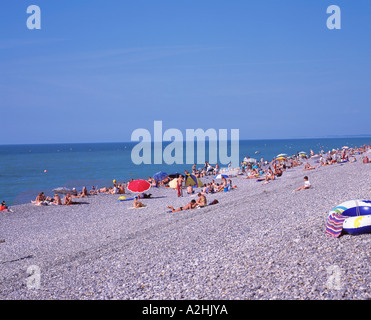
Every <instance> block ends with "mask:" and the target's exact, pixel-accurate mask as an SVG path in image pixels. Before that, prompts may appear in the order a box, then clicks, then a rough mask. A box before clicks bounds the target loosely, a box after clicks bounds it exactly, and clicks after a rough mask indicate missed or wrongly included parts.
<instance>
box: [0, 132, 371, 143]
mask: <svg viewBox="0 0 371 320" xmlns="http://www.w3.org/2000/svg"><path fill="white" fill-rule="evenodd" d="M357 138H371V134H365V135H349V136H320V137H302V138H256V139H247V138H242V139H239V140H238V141H261V140H309V139H357ZM187 141H194V142H197V139H194V140H184V141H183V142H187ZM206 141H219V140H209V139H207V140H205V142H206ZM222 141H228V142H230V141H236V140H231V139H227V140H222ZM140 142H141V141H95V142H93V141H90V142H87V141H85V142H83V141H82V142H42V143H4V144H0V146H28V145H61V144H91V143H92V144H104V143H108V144H114V143H134V144H136V143H140ZM154 142H159V141H151V143H154ZM160 142H161V141H160ZM162 142H164V143H165V144H166V143H171V142H174V141H162Z"/></svg>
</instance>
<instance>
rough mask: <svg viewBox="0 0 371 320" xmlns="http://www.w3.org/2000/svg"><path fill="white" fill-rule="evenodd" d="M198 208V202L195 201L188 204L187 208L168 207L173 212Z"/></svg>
mask: <svg viewBox="0 0 371 320" xmlns="http://www.w3.org/2000/svg"><path fill="white" fill-rule="evenodd" d="M196 207H197V202H196V200H194V199H193V200H191V202H190V203H188V204H187V205H186V206H185V207H180V208H178V209H174V208H173V206H168V208H169V209H170V210H171V212H177V211H184V210H190V209H195V208H196Z"/></svg>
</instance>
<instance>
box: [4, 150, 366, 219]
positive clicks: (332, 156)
mask: <svg viewBox="0 0 371 320" xmlns="http://www.w3.org/2000/svg"><path fill="white" fill-rule="evenodd" d="M370 149H371V147H370V146H362V147H360V148H357V147H356V148H354V149H347V148H343V149H341V150H332V151H329V152H327V153H325V152H323V150H321V152H320V153H319V154H318V155H317V158H316V159H318V160H317V161H315V162H316V163H317V165H311V164H309V162H308V159H310V157H308V156H303V155H297V156H293V157H289V158H285V159H281V160H277V159H273V160H272V161H271V162H268V161H267V160H264V159H263V158H262V159H261V161H255V162H254V161H250V160H251V159H250V158H248V157H245V158H244V160H243V161H242V162H241V167H240V171H239V174H240V175H244V178H245V179H255V180H257V181H264V182H263V183H264V184H266V183H269V182H270V181H272V180H276V179H277V178H278V177H280V176H282V174H283V173H284V172H285V171H286V170H288V169H291V168H294V167H297V166H301V165H302V164H303V162H304V161H305V160H307V162H306V163H305V165H304V168H303V170H304V171H309V170H314V169H316V168H318V167H320V166H327V165H332V164H334V163H342V162H347V161H349V162H354V161H357V159H356V157H355V155H356V154H358V155H359V154H363V153H365V152H367V151H369V150H370ZM310 155H311V157H313V156H316V155H315V154H314V152H313V151H312V150H311V153H310ZM362 161H363V163H370V160H369V158H368V156H367V155H365V156H363V157H362ZM219 172H220V167H219V165H218V163H216V164H215V166H212V165H210V163H208V162H207V161H206V162H205V165H204V166H203V168H198V169H197V165H196V164H194V165H193V166H192V174H193V175H194V176H196V177H197V178H200V177H205V176H208V175H211V174H213V175H214V174H218V173H219ZM189 175H190V174H189V172H188V171H187V170H185V171H184V175H179V176H178V177H175V179H177V183H176V190H177V195H178V197H181V196H183V190H184V189H185V190H186V192H187V194H188V195H192V194H194V193H195V190H194V187H192V186H190V185H188V186H187V187H185V186H184V184H185V181H186V178H187V177H188V176H189ZM131 180H133V179H131ZM148 181H149V182H150V184H151V185H152V186H155V187H161V186H164V187H166V186H169V183H170V182H171V181H172V178H170V177H166V178H165V179H163V180H161V181H157V180H155V179H153V178H152V177H149V178H148ZM125 187H126V184H125V183H118V182H117V181H116V180H113V186H110V187H103V188H100V189H98V188H95V187H94V186H92V188H91V190H90V191H89V192H88V190H87V189H86V187H83V188H82V191H81V192H79V193H77V191H76V189H74V190H73V192H72V193H69V194H66V195H65V197H64V199H63V200H62V199H61V198H60V196H59V195H58V193H55V194H54V197H46V196H45V194H44V193H43V192H41V193H39V195H38V196H37V197H36V199H35V201H31V202H32V203H33V204H35V205H50V204H51V205H71V204H73V203H74V202H73V198H84V197H87V196H90V195H95V194H99V193H103V194H125V192H126V191H125ZM310 187H311V184H310V182H309V179H308V177H307V176H305V177H304V185H303V186H302V187H299V188H297V189H296V190H295V191H299V190H303V189H308V188H310ZM235 188H237V186H236V185H233V184H232V181H231V179H228V180H227V179H226V178H225V177H222V182H221V183H216V182H215V181H214V180H212V181H211V182H209V183H206V184H205V185H204V186H203V188H202V189H201V191H200V192H199V193H198V196H199V197H200V198H199V200H197V201H196V200H192V201H191V202H189V203H188V204H187V205H186V206H184V207H180V208H178V209H174V208H173V207H171V206H170V207H169V208H170V209H171V210H172V212H175V211H183V210H187V209H193V208H195V207H199V206H203V204H205V205H206V197H205V195H207V194H212V193H217V192H222V191H229V190H232V189H235ZM139 199H140V197H139V196H137V197H136V198H135V199H134V203H133V207H137V208H139V207H143V206H144V204H143V203H142V202H140V201H139ZM6 210H9V209H8V208H7V207H6V205H5V204H2V205H1V207H0V211H6Z"/></svg>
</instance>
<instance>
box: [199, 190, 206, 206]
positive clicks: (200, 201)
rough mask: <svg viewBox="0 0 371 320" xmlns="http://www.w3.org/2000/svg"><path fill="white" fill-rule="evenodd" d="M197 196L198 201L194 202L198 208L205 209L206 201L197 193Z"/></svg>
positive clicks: (203, 196)
mask: <svg viewBox="0 0 371 320" xmlns="http://www.w3.org/2000/svg"><path fill="white" fill-rule="evenodd" d="M197 196H198V197H199V198H198V200H197V201H196V203H197V205H198V206H200V207H205V206H206V205H207V200H206V197H205V195H203V194H202V193H201V192H199V193H198V195H197Z"/></svg>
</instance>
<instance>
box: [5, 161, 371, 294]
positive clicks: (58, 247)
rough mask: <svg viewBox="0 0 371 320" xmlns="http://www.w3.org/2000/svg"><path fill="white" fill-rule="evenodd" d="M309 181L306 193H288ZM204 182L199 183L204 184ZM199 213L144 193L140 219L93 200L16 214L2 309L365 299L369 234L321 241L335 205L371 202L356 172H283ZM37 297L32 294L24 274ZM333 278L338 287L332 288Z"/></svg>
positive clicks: (361, 171)
mask: <svg viewBox="0 0 371 320" xmlns="http://www.w3.org/2000/svg"><path fill="white" fill-rule="evenodd" d="M304 175H308V176H309V178H310V181H311V183H312V185H313V188H310V189H308V190H301V191H298V192H296V193H294V192H293V190H294V189H295V188H297V187H298V186H300V185H302V179H303V176H304ZM210 178H212V177H209V178H206V179H204V178H201V180H202V181H204V180H205V181H207V180H208V179H210ZM232 181H233V184H236V185H237V189H236V190H232V191H229V192H220V193H216V194H212V195H210V196H207V200H208V202H209V203H210V202H211V201H212V200H214V199H218V201H219V203H218V204H216V205H213V206H210V207H206V208H202V209H194V210H187V211H183V212H176V213H168V212H167V210H168V209H167V205H173V206H174V207H179V206H184V205H185V204H186V203H188V202H189V201H190V199H193V198H194V197H191V196H187V197H186V196H185V197H180V198H177V196H176V190H174V189H166V188H158V189H157V188H151V189H150V192H151V193H152V194H153V199H141V201H143V203H144V204H146V205H147V208H145V209H143V210H135V209H134V210H130V209H129V208H130V207H131V206H132V201H128V202H120V201H117V198H118V196H119V195H105V194H99V195H95V196H91V197H88V198H86V199H84V198H81V199H78V201H79V202H81V204H79V205H73V206H32V205H31V204H23V205H19V206H17V208H16V210H15V212H14V213H5V214H4V213H1V215H0V221H1V227H0V239H5V242H4V243H1V244H0V248H1V249H2V252H4V254H2V257H1V265H2V268H3V272H2V273H1V275H0V278H1V281H0V292H1V294H0V296H1V298H2V299H145V300H147V299H155V300H157V299H165V300H166V299H180V300H182V299H197V300H199V299H232V300H235V299H253V300H256V299H257V300H261V299H283V300H285V299H314V300H316V299H320V300H321V299H362V300H363V299H370V297H371V288H370V285H371V284H370V282H369V277H370V274H371V273H370V267H369V263H368V262H369V259H370V253H369V250H368V248H369V246H370V244H371V235H370V234H362V235H359V236H351V235H347V234H345V235H343V236H341V237H340V238H337V239H333V238H329V237H327V236H325V227H326V223H325V216H326V215H327V213H328V212H329V210H331V209H332V208H333V207H334V206H336V205H337V204H339V203H341V202H343V201H346V200H350V199H356V198H365V199H370V198H371V190H370V186H369V181H371V165H370V164H363V163H361V162H360V161H358V162H355V163H349V162H347V163H344V164H334V165H330V166H326V167H320V168H317V169H315V170H311V171H303V167H302V166H301V167H295V168H293V169H289V170H287V171H286V172H285V173H284V174H283V175H282V176H281V177H279V178H278V179H277V180H273V181H271V182H269V183H268V184H266V185H263V184H262V183H259V182H256V181H255V180H247V179H246V180H245V179H242V178H232ZM31 265H35V266H38V267H39V268H40V271H41V275H42V278H41V286H40V288H39V289H37V290H30V289H28V288H27V285H26V284H27V273H26V270H27V268H28V267H29V266H31ZM332 267H333V268H338V270H340V271H339V272H340V273H341V277H340V281H341V282H340V283H341V286H340V288H333V287H332V288H331V287H330V286H329V285H328V284H327V281H328V278H329V273H328V272H329V270H330V269H331V268H332Z"/></svg>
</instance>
